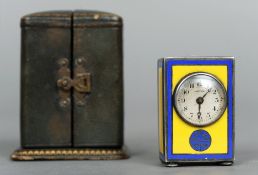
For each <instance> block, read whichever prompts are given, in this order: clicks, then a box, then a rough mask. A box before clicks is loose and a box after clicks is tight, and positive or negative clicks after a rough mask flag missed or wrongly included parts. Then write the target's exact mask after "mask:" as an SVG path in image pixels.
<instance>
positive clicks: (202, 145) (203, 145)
mask: <svg viewBox="0 0 258 175" xmlns="http://www.w3.org/2000/svg"><path fill="white" fill-rule="evenodd" d="M190 145H191V147H192V148H193V149H194V150H195V151H205V150H207V149H208V148H209V147H210V146H211V136H210V134H209V133H208V132H207V131H205V130H202V129H199V130H196V131H194V132H193V133H192V135H191V137H190Z"/></svg>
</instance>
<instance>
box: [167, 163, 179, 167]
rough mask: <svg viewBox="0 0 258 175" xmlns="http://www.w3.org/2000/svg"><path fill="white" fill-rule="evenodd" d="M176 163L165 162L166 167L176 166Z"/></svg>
mask: <svg viewBox="0 0 258 175" xmlns="http://www.w3.org/2000/svg"><path fill="white" fill-rule="evenodd" d="M178 166H179V165H178V163H168V164H166V167H178Z"/></svg>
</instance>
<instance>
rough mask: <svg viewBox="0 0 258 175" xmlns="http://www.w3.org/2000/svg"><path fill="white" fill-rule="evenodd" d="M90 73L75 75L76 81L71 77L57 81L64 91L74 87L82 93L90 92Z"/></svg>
mask: <svg viewBox="0 0 258 175" xmlns="http://www.w3.org/2000/svg"><path fill="white" fill-rule="evenodd" d="M90 82H91V81H90V73H78V74H77V75H75V79H74V80H72V79H71V78H70V77H62V78H60V79H58V80H57V86H58V87H60V88H61V89H63V90H70V89H71V88H72V87H73V88H74V89H75V90H76V91H78V92H80V93H87V92H90V89H91V88H90V87H91V83H90Z"/></svg>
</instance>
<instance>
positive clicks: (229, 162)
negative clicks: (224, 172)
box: [220, 161, 233, 166]
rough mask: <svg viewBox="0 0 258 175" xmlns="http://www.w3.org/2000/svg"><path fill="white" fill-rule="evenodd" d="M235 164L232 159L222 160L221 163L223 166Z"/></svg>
mask: <svg viewBox="0 0 258 175" xmlns="http://www.w3.org/2000/svg"><path fill="white" fill-rule="evenodd" d="M232 164H233V162H232V161H226V162H221V163H220V165H222V166H231V165H232Z"/></svg>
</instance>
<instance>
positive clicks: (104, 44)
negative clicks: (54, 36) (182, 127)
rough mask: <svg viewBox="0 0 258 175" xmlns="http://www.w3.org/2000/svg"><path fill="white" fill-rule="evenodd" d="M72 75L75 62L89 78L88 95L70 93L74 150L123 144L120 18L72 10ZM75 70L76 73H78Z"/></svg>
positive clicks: (75, 66)
mask: <svg viewBox="0 0 258 175" xmlns="http://www.w3.org/2000/svg"><path fill="white" fill-rule="evenodd" d="M73 26H74V28H73V37H74V38H73V46H74V47H73V59H74V60H73V61H74V63H73V64H74V71H73V76H74V77H75V76H77V73H78V72H77V70H78V69H77V68H78V60H79V62H81V61H82V63H81V64H80V66H81V65H83V68H84V72H86V73H89V75H90V85H91V87H90V92H87V93H80V92H78V91H76V90H74V91H73V97H74V102H73V131H74V132H73V144H74V147H82V146H87V147H120V146H122V144H123V69H122V19H121V18H120V17H118V16H116V15H113V14H109V13H103V12H94V11H76V12H75V13H74V15H73ZM80 70H81V69H80V68H79V72H80Z"/></svg>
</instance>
